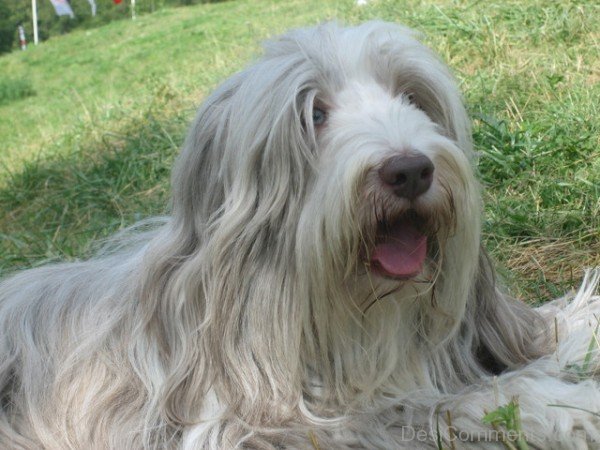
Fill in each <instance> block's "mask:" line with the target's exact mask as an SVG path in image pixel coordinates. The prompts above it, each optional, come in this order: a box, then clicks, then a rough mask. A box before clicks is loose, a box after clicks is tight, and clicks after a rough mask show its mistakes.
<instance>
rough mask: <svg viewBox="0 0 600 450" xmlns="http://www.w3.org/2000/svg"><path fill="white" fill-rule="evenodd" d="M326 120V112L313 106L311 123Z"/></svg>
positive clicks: (319, 122)
mask: <svg viewBox="0 0 600 450" xmlns="http://www.w3.org/2000/svg"><path fill="white" fill-rule="evenodd" d="M325 120H327V113H326V112H325V111H323V110H322V109H320V108H313V111H312V121H313V125H315V126H318V125H323V124H324V123H325Z"/></svg>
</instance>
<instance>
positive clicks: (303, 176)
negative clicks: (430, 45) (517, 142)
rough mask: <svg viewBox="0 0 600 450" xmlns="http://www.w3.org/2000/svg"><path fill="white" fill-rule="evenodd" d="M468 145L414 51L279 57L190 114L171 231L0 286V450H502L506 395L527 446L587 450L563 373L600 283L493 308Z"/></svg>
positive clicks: (404, 44)
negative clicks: (443, 448)
mask: <svg viewBox="0 0 600 450" xmlns="http://www.w3.org/2000/svg"><path fill="white" fill-rule="evenodd" d="M470 139H471V138H470V130H469V125H468V119H467V116H466V114H465V111H464V108H463V106H462V103H461V99H460V96H459V93H458V91H457V89H456V87H455V84H454V81H453V79H452V77H451V76H450V74H449V73H448V72H447V69H446V68H445V67H444V65H443V64H441V63H440V62H439V61H438V59H437V58H436V57H435V56H434V55H433V54H432V53H431V52H429V51H428V50H427V49H426V48H425V47H424V46H423V45H422V44H420V43H418V42H417V41H416V40H414V39H413V38H412V37H411V36H410V33H409V32H408V31H407V30H404V29H401V28H398V27H396V26H393V25H390V24H383V23H379V22H373V23H367V24H364V25H361V26H359V27H355V28H340V27H338V26H336V25H333V24H329V25H325V26H321V27H318V28H314V29H307V30H299V31H295V32H292V33H290V34H288V35H286V36H284V37H282V38H281V39H279V40H277V41H275V42H273V43H271V44H270V46H269V47H268V49H267V54H266V55H265V56H264V57H263V58H262V59H261V60H260V61H258V62H257V64H255V65H254V66H252V67H250V68H248V69H247V70H245V71H244V72H241V73H239V74H237V75H235V76H233V77H232V78H230V79H229V80H228V81H226V82H225V83H224V84H223V85H222V86H221V87H220V88H218V89H217V91H216V92H215V93H214V94H213V95H212V96H210V97H209V98H208V99H207V100H206V101H205V103H204V105H203V106H202V107H201V109H200V111H199V113H198V117H197V119H196V122H195V124H194V125H193V127H192V130H191V132H190V134H189V136H188V139H187V141H186V144H185V148H184V150H183V152H182V154H181V156H180V158H179V160H178V163H177V165H176V167H175V169H174V173H173V190H174V193H173V212H172V216H171V217H170V218H169V219H165V220H164V222H163V223H162V224H161V225H160V226H158V227H157V228H156V229H155V230H154V231H145V232H138V231H136V230H133V231H130V232H128V233H126V234H124V235H123V236H121V237H120V238H118V243H119V245H118V246H119V248H118V249H116V250H113V251H111V252H108V253H107V254H105V255H102V256H99V257H97V258H96V259H93V260H90V261H87V262H80V263H73V264H64V265H57V266H49V267H42V268H39V269H35V270H30V271H26V272H23V273H20V274H17V275H16V276H13V277H12V278H9V279H7V280H5V281H4V282H3V283H2V284H1V285H0V355H1V359H0V394H1V395H0V447H1V448H26V449H37V448H48V449H93V448H99V449H104V448H114V449H137V448H185V449H199V448H215V449H217V448H218V449H224V448H236V447H244V448H281V447H287V448H311V447H316V448H323V449H324V448H385V449H388V448H409V449H415V448H421V447H423V448H438V442H437V435H438V433H439V436H440V438H441V439H442V440H444V442H446V443H447V442H448V441H449V440H451V439H460V446H459V447H458V448H462V447H465V446H468V445H472V446H473V447H474V448H484V447H490V448H500V447H501V446H502V444H501V443H500V442H499V440H498V435H496V436H495V437H496V438H495V439H494V436H493V435H492V434H489V433H490V432H491V431H493V429H492V428H491V427H490V426H489V425H486V424H484V423H483V422H482V418H483V416H484V414H485V411H488V412H490V411H492V410H494V409H496V408H497V407H498V406H502V405H505V404H507V403H508V402H509V401H510V400H511V399H512V398H513V397H514V396H517V397H518V400H519V403H520V414H521V420H522V424H523V430H524V432H525V437H526V438H527V439H528V441H529V442H530V444H532V445H535V446H537V447H539V448H544V449H548V448H585V445H587V444H586V442H587V443H588V444H589V443H590V442H594V440H598V439H600V431H599V430H598V427H599V425H600V420H599V419H598V416H597V415H594V414H592V413H590V412H586V411H582V410H581V409H577V408H585V409H588V410H593V411H598V408H600V386H599V385H598V383H597V381H596V380H594V379H593V377H591V376H590V377H585V379H581V378H580V376H581V373H579V374H575V373H574V372H573V371H572V370H570V369H568V367H573V364H580V365H582V364H583V363H584V362H586V364H587V365H586V366H585V367H586V369H589V368H592V367H595V366H596V364H597V361H598V357H597V352H596V351H595V350H594V349H593V348H592V350H589V348H590V346H589V343H590V339H592V333H593V331H594V323H593V322H594V321H595V319H594V317H593V314H594V313H600V299H599V298H598V297H594V289H595V286H596V285H597V283H598V274H594V273H590V274H589V275H588V277H587V278H586V280H585V282H584V286H583V287H582V289H581V291H580V292H579V293H578V294H577V297H576V299H575V300H574V301H573V302H571V303H567V302H566V301H565V300H562V301H557V302H554V303H551V304H549V305H546V306H544V307H542V308H540V309H539V310H537V311H536V310H533V309H531V308H529V307H527V306H525V305H524V304H522V303H520V302H517V301H514V300H511V299H509V298H508V297H506V296H505V295H503V294H502V293H501V292H500V291H499V290H498V289H497V287H496V286H495V281H494V279H495V277H494V272H493V269H492V267H491V266H490V264H489V262H488V259H487V257H486V255H485V253H484V252H483V250H482V249H481V247H480V214H481V205H480V197H481V196H480V192H479V188H478V184H477V182H476V180H475V178H474V176H473V170H472V163H473V161H472V159H473V155H472V150H471V141H470ZM555 331H557V332H558V336H556V335H555ZM557 342H558V344H556V343H557ZM569 364H570V365H571V366H569ZM495 375H497V378H495V377H494V376H495ZM578 377H579V378H578ZM550 404H559V405H564V406H566V407H556V406H548V405H550ZM449 421H451V422H452V424H451V426H450V424H449ZM574 432H580V434H579V435H578V436H576V437H573V433H574ZM482 433H483V434H482ZM486 433H487V434H486ZM477 439H478V442H471V443H469V441H474V440H477ZM596 442H599V441H596ZM578 445H579V446H580V447H577V446H578ZM591 445H593V444H591ZM581 446H583V447H581Z"/></svg>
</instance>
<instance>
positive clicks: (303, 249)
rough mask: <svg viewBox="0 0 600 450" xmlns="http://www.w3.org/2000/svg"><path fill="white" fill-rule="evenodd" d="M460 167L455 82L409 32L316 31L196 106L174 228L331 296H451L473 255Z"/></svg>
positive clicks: (275, 50)
mask: <svg viewBox="0 0 600 450" xmlns="http://www.w3.org/2000/svg"><path fill="white" fill-rule="evenodd" d="M470 158H471V144H470V131H469V126H468V119H467V117H466V114H465V111H464V108H463V106H462V103H461V99H460V95H459V93H458V91H457V89H456V86H455V83H454V81H453V78H452V76H451V75H450V74H449V72H448V70H447V69H446V67H445V66H444V65H443V64H442V63H441V62H440V61H439V60H438V58H437V57H436V56H435V55H434V54H432V52H431V51H430V50H428V49H427V48H426V47H425V46H424V45H422V44H421V43H420V42H418V41H417V40H416V39H414V38H413V37H412V35H411V32H410V31H408V30H406V29H404V28H401V27H398V26H395V25H391V24H385V23H381V22H371V23H367V24H364V25H361V26H359V27H354V28H341V27H339V26H337V25H335V24H327V25H324V26H321V27H317V28H311V29H306V30H297V31H294V32H292V33H290V34H287V35H285V36H283V37H281V38H280V39H278V40H275V41H273V42H271V43H269V44H268V45H267V49H266V55H265V56H264V57H263V58H262V59H261V60H259V61H258V62H257V63H256V64H255V65H253V66H251V67H250V68H248V69H246V70H245V71H243V72H241V73H239V74H237V75H234V76H233V77H232V78H231V79H230V80H228V81H227V82H225V83H224V84H223V85H222V86H221V87H220V88H219V89H218V90H217V91H216V92H215V94H213V95H212V96H211V97H210V98H209V99H208V100H207V101H206V102H205V104H204V107H203V108H202V109H201V110H200V113H199V115H198V119H197V122H196V125H195V127H194V130H193V131H192V133H191V134H190V136H189V139H188V143H187V146H186V150H185V152H184V153H183V155H182V157H181V158H180V160H179V164H178V167H177V170H176V171H175V173H174V177H173V184H174V188H175V197H174V200H175V204H174V206H175V215H176V216H179V218H180V219H181V221H182V222H184V223H187V224H188V226H189V228H190V230H193V232H194V233H195V234H197V235H198V238H199V239H201V240H202V239H208V238H209V237H208V235H207V233H214V234H213V235H211V236H210V237H214V236H216V237H217V238H218V239H217V240H218V241H219V242H220V244H219V245H220V248H221V249H223V245H225V246H226V245H227V244H228V243H229V245H232V246H234V247H235V248H236V249H237V250H241V251H243V252H244V254H243V255H241V256H242V257H244V258H246V259H245V262H246V263H250V264H252V265H253V266H254V265H256V263H257V262H260V261H261V260H264V262H265V263H266V264H267V265H269V264H274V265H275V266H281V265H285V266H286V267H288V268H291V266H292V265H295V266H296V268H297V269H298V270H300V271H304V272H310V271H311V269H314V271H313V273H312V275H306V276H312V277H313V278H315V280H313V281H314V282H315V283H317V284H318V283H321V284H327V285H329V286H332V287H334V288H335V289H339V288H340V283H341V282H344V283H346V282H347V281H348V280H350V282H351V283H352V280H353V279H354V280H356V279H359V280H362V281H361V283H364V284H365V285H366V284H368V286H369V289H372V290H374V291H376V292H378V294H377V295H381V294H382V293H383V292H384V291H386V290H389V289H392V290H393V289H395V287H396V286H399V285H406V284H407V282H418V283H422V282H426V283H430V282H431V281H432V280H433V279H435V278H436V277H437V275H438V274H439V273H440V272H442V271H443V273H444V277H445V278H453V284H456V279H457V277H464V276H465V273H468V274H469V275H470V274H471V273H472V271H473V267H471V265H472V264H469V263H467V262H465V261H466V260H471V261H473V260H476V259H477V257H476V254H475V253H476V251H477V250H476V248H477V246H478V243H479V201H478V198H479V195H478V192H477V188H476V183H475V181H474V178H473V174H472V171H471V165H470ZM453 240H454V241H455V246H456V249H450V251H451V252H453V253H452V254H451V253H450V251H449V249H448V245H449V243H450V242H452V241H453ZM221 251H223V250H221ZM457 253H461V254H462V255H463V256H464V257H462V258H459V257H458V256H457ZM292 263H293V264H292ZM240 264H243V262H240ZM457 266H459V267H457ZM459 272H460V273H459ZM320 277H321V278H322V277H326V278H327V280H326V281H323V280H322V281H318V279H319V278H320ZM440 281H444V280H440ZM447 281H448V280H446V282H447ZM380 286H381V290H379V287H380ZM353 289H354V288H353ZM367 303H368V302H367ZM363 306H364V305H363Z"/></svg>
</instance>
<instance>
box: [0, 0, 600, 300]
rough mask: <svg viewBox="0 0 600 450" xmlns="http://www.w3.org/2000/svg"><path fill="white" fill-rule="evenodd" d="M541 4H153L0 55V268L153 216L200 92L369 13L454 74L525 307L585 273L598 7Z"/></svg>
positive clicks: (490, 229) (594, 163) (595, 219)
mask: <svg viewBox="0 0 600 450" xmlns="http://www.w3.org/2000/svg"><path fill="white" fill-rule="evenodd" d="M595 4H596V2H594V1H592V0H579V1H573V2H546V1H539V0H538V1H536V0H513V1H503V2H499V1H498V2H460V1H458V2H457V1H449V0H442V1H436V2H433V1H402V2H400V1H384V0H379V1H376V0H374V1H373V2H372V3H371V4H370V5H368V6H366V7H356V6H355V5H354V1H337V0H336V1H333V0H332V1H327V2H323V1H311V0H308V1H307V0H302V1H300V0H293V1H281V0H271V1H267V0H264V1H250V0H234V1H229V2H222V3H216V4H212V5H199V6H194V7H187V8H177V9H166V10H163V11H159V12H157V13H154V14H152V15H147V16H142V17H139V18H138V19H137V20H136V21H120V22H113V23H111V24H109V25H107V26H104V27H102V28H97V29H93V30H88V31H81V32H74V33H72V34H70V35H67V36H64V37H61V38H56V39H52V40H50V41H47V42H45V43H43V44H41V45H39V46H38V47H34V46H30V47H29V49H28V50H27V51H26V52H15V53H13V54H10V55H6V56H3V57H0V141H1V142H2V144H3V145H2V146H0V275H1V274H3V273H7V272H9V271H11V270H14V269H16V268H21V267H30V266H33V265H38V264H41V263H43V262H46V261H48V260H55V259H71V258H75V257H82V256H84V257H85V256H87V255H89V254H90V252H91V250H90V249H91V243H92V242H94V241H95V240H97V239H98V238H101V237H103V236H106V235H108V234H110V233H112V232H114V231H115V230H117V229H118V228H119V227H122V226H124V225H128V224H130V223H133V222H134V221H136V220H138V219H140V218H142V217H146V216H149V215H155V214H161V213H164V212H165V211H166V210H167V206H166V204H167V201H168V189H169V188H168V183H169V172H170V166H171V162H172V160H173V157H174V156H175V155H176V153H177V151H178V148H179V147H180V145H181V143H182V140H183V137H184V135H185V131H186V127H187V124H188V123H189V121H190V120H191V118H192V116H193V113H194V110H195V108H196V107H197V105H198V104H199V102H200V101H201V99H202V97H203V96H204V95H205V94H206V93H207V92H209V91H210V90H211V89H212V88H213V87H214V86H215V85H216V84H217V83H218V82H219V81H220V80H222V79H224V78H225V77H226V76H227V75H229V74H231V73H232V72H234V71H236V70H237V69H239V68H241V67H242V66H243V65H244V64H246V63H247V62H248V61H249V60H251V59H252V58H253V57H254V56H255V55H256V54H257V53H258V51H259V44H260V41H261V40H263V39H265V38H267V37H269V36H272V35H274V34H278V33H280V32H282V31H284V30H285V29H287V28H290V27H296V26H302V25H310V24H315V23H318V22H321V21H324V20H331V19H337V20H339V21H342V22H347V23H356V22H359V21H362V20H366V19H372V18H380V19H384V20H390V21H394V22H400V23H404V24H406V25H408V26H411V27H413V28H416V29H417V30H420V31H421V32H422V33H423V35H424V40H425V41H426V42H427V43H428V44H429V45H431V46H432V47H433V48H434V49H436V50H437V51H438V52H439V53H440V54H441V55H442V57H443V58H444V59H445V60H446V61H447V62H448V64H449V65H450V66H451V67H452V69H453V70H454V72H455V74H456V76H457V78H458V80H459V82H460V84H461V88H462V90H463V92H464V94H465V98H466V102H467V105H468V108H469V110H470V112H471V115H472V117H473V119H474V139H475V142H476V146H477V149H478V150H479V152H480V153H481V158H480V164H479V171H480V175H481V179H482V181H483V184H484V185H485V186H486V196H485V201H486V205H487V206H486V217H485V244H486V246H487V247H488V249H490V251H491V252H492V253H493V255H494V257H495V259H496V260H497V261H498V264H499V267H501V272H502V274H503V275H504V277H505V278H506V280H507V283H508V284H509V285H510V287H511V288H512V289H513V291H514V293H515V294H516V295H520V296H524V297H526V298H529V299H531V300H533V301H543V300H546V299H548V298H552V297H555V296H557V295H559V294H560V293H561V292H563V291H564V290H566V289H568V288H569V287H571V286H575V285H577V283H578V281H579V278H580V276H581V273H582V272H581V271H582V268H583V267H585V266H592V265H600V218H599V217H600V200H599V199H600V156H599V155H600V142H599V140H600V119H599V117H600V114H599V113H600V111H599V110H600V83H599V81H600V69H599V68H600V60H599V59H600V58H599V57H598V40H599V38H600V8H599V7H598V6H595Z"/></svg>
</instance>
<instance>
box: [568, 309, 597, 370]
mask: <svg viewBox="0 0 600 450" xmlns="http://www.w3.org/2000/svg"><path fill="white" fill-rule="evenodd" d="M596 320H597V321H598V323H597V324H596V328H595V329H594V332H593V333H592V337H591V338H590V343H589V345H588V348H587V351H586V353H585V356H584V358H583V362H582V363H581V365H579V364H577V363H571V364H567V365H566V366H565V368H566V369H567V370H568V371H570V372H572V373H575V374H576V375H577V376H578V378H579V379H581V380H583V379H585V378H590V377H592V376H593V375H594V373H595V372H596V371H597V370H598V367H592V357H593V355H594V352H595V351H596V350H597V349H598V348H599V347H600V343H599V342H598V328H599V327H600V320H598V319H596Z"/></svg>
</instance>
